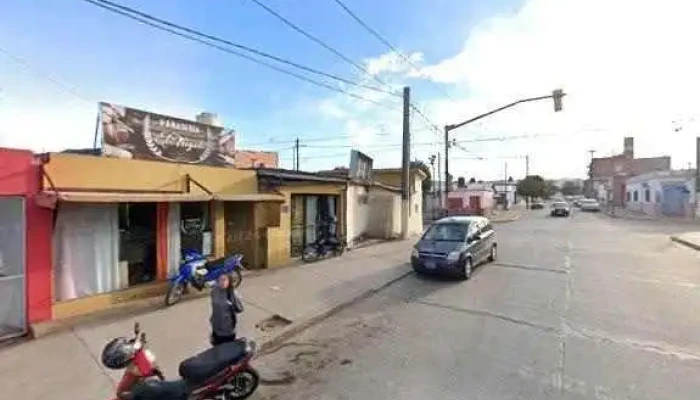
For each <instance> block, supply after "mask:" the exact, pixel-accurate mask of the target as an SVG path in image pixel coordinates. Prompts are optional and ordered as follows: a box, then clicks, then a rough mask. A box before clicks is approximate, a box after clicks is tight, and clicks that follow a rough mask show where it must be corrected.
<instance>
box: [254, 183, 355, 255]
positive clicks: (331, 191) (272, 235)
mask: <svg viewBox="0 0 700 400" xmlns="http://www.w3.org/2000/svg"><path fill="white" fill-rule="evenodd" d="M279 191H280V193H281V194H282V195H284V204H283V205H282V207H283V210H284V212H282V213H281V216H280V225H279V227H269V228H268V229H267V259H268V263H267V264H268V268H276V267H280V266H283V265H286V264H289V263H290V262H291V261H292V258H291V255H290V253H291V249H290V245H291V243H290V237H291V233H292V215H291V207H292V195H294V194H308V195H314V194H317V195H324V194H325V195H337V196H339V197H340V202H339V205H338V208H339V211H340V213H339V214H338V221H339V223H340V226H341V232H342V233H343V234H345V221H346V215H345V214H346V213H345V211H346V207H345V204H346V201H347V200H346V199H345V197H346V191H347V190H346V185H345V184H344V183H342V184H341V183H326V184H313V183H310V182H309V183H307V182H303V183H287V184H285V185H284V186H282V187H280V188H279Z"/></svg>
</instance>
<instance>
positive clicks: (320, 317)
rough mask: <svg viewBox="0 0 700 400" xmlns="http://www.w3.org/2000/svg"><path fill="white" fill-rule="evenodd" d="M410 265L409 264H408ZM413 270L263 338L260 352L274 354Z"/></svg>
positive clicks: (261, 353) (262, 354)
mask: <svg viewBox="0 0 700 400" xmlns="http://www.w3.org/2000/svg"><path fill="white" fill-rule="evenodd" d="M406 265H408V264H406ZM412 272H413V271H412V270H410V269H409V270H408V271H406V272H404V273H401V274H400V275H399V276H397V277H395V278H392V279H391V280H389V281H387V282H384V283H383V284H381V285H379V286H378V287H374V288H371V289H368V290H366V291H364V292H362V293H360V294H359V295H357V296H355V297H352V298H351V299H349V300H347V301H344V302H342V303H340V304H338V305H336V306H334V307H332V308H330V309H328V310H325V311H322V312H320V313H318V314H316V315H312V316H310V317H308V318H306V319H304V320H302V321H301V322H299V323H297V324H292V325H291V326H290V327H288V328H285V329H283V330H282V331H281V332H280V333H278V334H276V335H274V336H272V337H270V338H268V339H266V340H263V341H261V342H260V343H259V348H258V354H259V355H261V356H264V355H268V354H272V353H274V352H275V351H277V350H278V349H279V348H280V346H281V345H282V344H283V343H284V342H285V341H287V340H288V339H290V338H292V337H294V336H296V335H297V334H299V333H301V332H303V331H305V330H306V329H308V328H311V327H312V326H314V325H316V324H318V323H320V322H322V321H324V320H325V319H327V318H329V317H331V316H333V315H334V314H337V313H339V312H340V311H342V310H344V309H346V308H348V307H350V306H353V305H355V304H357V303H359V302H361V301H362V300H365V299H368V298H370V297H372V296H373V295H374V294H376V293H378V292H380V291H382V290H383V289H386V288H387V287H389V286H391V285H393V284H394V283H396V282H398V281H400V280H402V279H403V278H405V277H407V276H408V275H410V274H411V273H412Z"/></svg>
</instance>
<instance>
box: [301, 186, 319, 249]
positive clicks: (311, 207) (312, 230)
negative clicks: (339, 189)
mask: <svg viewBox="0 0 700 400" xmlns="http://www.w3.org/2000/svg"><path fill="white" fill-rule="evenodd" d="M317 217H318V197H317V196H306V221H304V224H306V243H305V244H309V243H313V242H314V241H316V230H317V229H318V227H319V223H320V221H318V218H317Z"/></svg>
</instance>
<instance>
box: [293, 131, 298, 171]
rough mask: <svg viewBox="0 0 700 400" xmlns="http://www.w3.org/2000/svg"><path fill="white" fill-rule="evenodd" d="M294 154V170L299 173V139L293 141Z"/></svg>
mask: <svg viewBox="0 0 700 400" xmlns="http://www.w3.org/2000/svg"><path fill="white" fill-rule="evenodd" d="M294 152H295V153H296V160H295V162H296V164H295V165H294V169H295V170H297V171H299V138H297V140H295V141H294Z"/></svg>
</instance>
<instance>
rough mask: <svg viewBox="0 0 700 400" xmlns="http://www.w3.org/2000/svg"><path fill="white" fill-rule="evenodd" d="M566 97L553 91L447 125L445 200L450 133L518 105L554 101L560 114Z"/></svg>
mask: <svg viewBox="0 0 700 400" xmlns="http://www.w3.org/2000/svg"><path fill="white" fill-rule="evenodd" d="M564 96H566V94H565V93H564V92H563V91H562V90H561V89H557V90H554V91H552V94H550V95H547V96H538V97H530V98H527V99H522V100H518V101H514V102H512V103H510V104H506V105H505V106H503V107H498V108H496V109H494V110H491V111H488V112H485V113H483V114H480V115H477V116H476V117H474V118H471V119H468V120H466V121H463V122H460V123H458V124H454V125H445V198H447V194H448V193H449V191H450V185H449V184H448V181H449V176H450V167H449V165H450V132H451V131H453V130H455V129H457V128H461V127H463V126H465V125H468V124H471V123H472V122H476V121H478V120H480V119H482V118H486V117H488V116H490V115H493V114H496V113H499V112H501V111H504V110H507V109H509V108H512V107H515V106H517V105H518V104H523V103H529V102H532V101H540V100H547V99H553V100H554V112H559V111H561V109H562V106H561V99H562V97H564Z"/></svg>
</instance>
